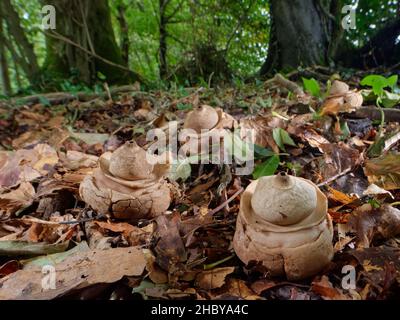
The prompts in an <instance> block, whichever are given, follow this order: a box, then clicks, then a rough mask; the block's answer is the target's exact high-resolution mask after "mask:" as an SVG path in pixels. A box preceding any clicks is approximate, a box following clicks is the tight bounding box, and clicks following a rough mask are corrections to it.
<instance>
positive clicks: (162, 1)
mask: <svg viewBox="0 0 400 320" xmlns="http://www.w3.org/2000/svg"><path fill="white" fill-rule="evenodd" d="M168 3H169V0H159V10H160V24H159V32H160V44H159V46H160V47H159V60H160V61H159V65H160V78H161V79H165V78H166V76H167V74H168V65H167V36H168V34H167V23H168V19H167V17H166V8H167V5H168Z"/></svg>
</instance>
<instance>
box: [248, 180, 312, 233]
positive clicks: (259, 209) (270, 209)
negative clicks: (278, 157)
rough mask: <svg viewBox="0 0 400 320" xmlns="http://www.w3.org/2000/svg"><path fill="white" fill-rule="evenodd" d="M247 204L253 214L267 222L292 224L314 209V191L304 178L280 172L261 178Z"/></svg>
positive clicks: (282, 224)
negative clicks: (296, 177) (249, 203)
mask: <svg viewBox="0 0 400 320" xmlns="http://www.w3.org/2000/svg"><path fill="white" fill-rule="evenodd" d="M251 206H252V208H253V210H254V212H255V214H256V215H258V216H260V217H261V218H263V219H265V220H266V221H268V222H271V223H273V224H276V225H281V226H285V225H292V224H294V223H297V222H299V221H301V220H303V219H304V218H306V217H307V216H308V215H310V214H312V213H313V212H314V211H315V209H316V207H317V193H316V192H315V188H314V187H313V186H312V185H310V184H309V183H308V182H307V181H305V180H302V179H293V178H291V177H290V176H287V175H286V174H284V173H283V174H279V175H277V176H270V177H262V178H261V179H260V180H259V181H258V183H257V187H256V190H255V191H254V194H253V197H252V198H251Z"/></svg>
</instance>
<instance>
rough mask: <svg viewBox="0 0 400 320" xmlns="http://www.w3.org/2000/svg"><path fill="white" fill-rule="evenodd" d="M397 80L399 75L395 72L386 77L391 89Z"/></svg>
mask: <svg viewBox="0 0 400 320" xmlns="http://www.w3.org/2000/svg"><path fill="white" fill-rule="evenodd" d="M398 80H399V76H398V75H397V74H395V75H393V76H391V77H389V78H388V79H387V82H388V85H389V87H390V88H391V89H392V90H394V87H395V85H396V84H397V81H398Z"/></svg>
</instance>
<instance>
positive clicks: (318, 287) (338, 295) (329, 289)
mask: <svg viewBox="0 0 400 320" xmlns="http://www.w3.org/2000/svg"><path fill="white" fill-rule="evenodd" d="M311 290H312V291H313V292H315V293H317V294H319V295H320V296H321V297H322V298H323V299H324V300H351V298H350V297H348V296H346V295H345V294H343V292H342V291H341V290H340V289H337V288H335V287H333V285H332V283H331V282H330V281H329V278H328V277H327V276H322V277H321V278H320V279H319V280H314V281H313V282H312V285H311Z"/></svg>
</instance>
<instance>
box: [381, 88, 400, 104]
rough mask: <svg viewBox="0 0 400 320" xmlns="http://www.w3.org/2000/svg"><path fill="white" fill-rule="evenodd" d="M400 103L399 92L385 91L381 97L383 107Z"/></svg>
mask: <svg viewBox="0 0 400 320" xmlns="http://www.w3.org/2000/svg"><path fill="white" fill-rule="evenodd" d="M398 104H400V94H396V93H391V92H387V91H385V92H384V94H383V97H382V105H383V106H384V107H385V108H393V107H394V106H396V105H398Z"/></svg>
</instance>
